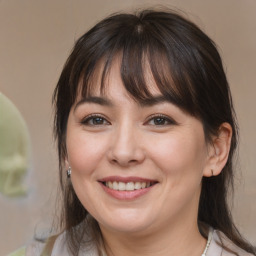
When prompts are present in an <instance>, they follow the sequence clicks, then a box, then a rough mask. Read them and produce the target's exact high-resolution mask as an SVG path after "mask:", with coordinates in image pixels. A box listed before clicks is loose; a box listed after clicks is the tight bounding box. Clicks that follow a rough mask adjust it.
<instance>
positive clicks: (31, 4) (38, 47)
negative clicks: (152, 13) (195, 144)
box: [0, 0, 256, 255]
mask: <svg viewBox="0 0 256 256" xmlns="http://www.w3.org/2000/svg"><path fill="white" fill-rule="evenodd" d="M159 3H161V4H163V5H167V6H169V7H172V6H176V7H178V8H180V9H182V10H184V11H186V12H188V13H189V17H190V18H191V19H192V20H194V21H195V22H196V23H197V24H199V25H200V26H201V28H203V30H204V31H206V32H207V33H208V34H209V35H210V36H211V37H212V38H213V39H214V40H215V41H216V42H217V44H218V45H219V47H220V48H221V53H222V56H223V58H224V63H225V66H226V68H227V74H228V78H229V81H230V85H231V89H232V92H233V96H234V102H235V107H236V110H237V114H238V119H239V122H240V127H241V142H240V156H241V160H240V169H241V171H242V173H243V174H242V175H239V180H238V186H237V188H236V191H237V193H236V197H235V204H234V210H233V213H234V216H235V220H236V222H237V224H238V226H239V227H240V228H241V231H242V232H243V233H244V234H245V235H246V237H248V239H249V240H250V241H252V242H254V243H256V228H255V227H256V218H255V216H256V199H255V198H256V186H255V182H256V171H255V166H256V157H255V150H254V148H255V146H256V132H255V131H256V118H255V117H256V114H255V111H256V100H255V99H256V86H255V81H256V78H255V73H256V72H255V71H256V69H255V59H256V33H255V31H256V15H255V13H256V1H255V0H240V1H239V0H224V1H213V0H211V1H209V0H193V1H191V0H166V1H164V0H158V1H153V0H151V1H146V0H140V1H135V0H134V1H132V0H127V1H122V0H119V1H118V0H111V1H110V0H93V1H86V0H73V1H71V0H41V1H39V0H0V33H1V36H0V91H1V92H3V93H4V94H5V95H6V96H8V97H9V98H10V99H11V100H12V101H13V102H14V103H15V104H16V106H17V107H18V108H19V110H20V111H21V113H22V114H23V116H24V118H25V120H26V122H27V124H28V128H29V130H30V134H31V140H32V158H31V170H30V173H29V175H28V177H27V180H26V182H27V185H28V187H29V194H28V196H27V197H25V198H21V199H9V200H8V199H7V198H4V197H3V196H1V195H0V255H5V254H6V253H7V252H10V251H12V250H14V249H16V248H18V247H20V246H22V245H23V244H24V243H26V242H28V241H29V240H30V239H31V238H32V236H33V234H34V231H35V227H37V230H42V229H44V228H45V227H47V224H49V220H50V219H51V217H52V216H53V212H54V211H53V209H54V194H55V188H56V184H57V161H56V159H57V158H56V153H55V148H54V143H53V140H52V135H51V129H52V110H51V94H52V91H53V88H54V86H55V84H56V81H57V79H58V76H59V74H60V71H61V68H62V66H63V63H64V61H65V59H66V57H67V56H68V53H69V51H70V49H71V47H72V45H73V43H74V40H75V39H77V38H78V36H79V35H81V34H82V33H83V32H85V30H86V29H88V28H89V27H91V26H92V25H93V24H94V23H95V22H96V21H98V20H100V19H101V18H103V17H104V16H106V15H108V14H110V13H112V12H114V11H119V10H123V9H127V8H128V9H131V8H132V9H134V8H136V7H145V6H151V5H152V4H159Z"/></svg>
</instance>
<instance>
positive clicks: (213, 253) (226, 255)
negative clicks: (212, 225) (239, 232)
mask: <svg viewBox="0 0 256 256" xmlns="http://www.w3.org/2000/svg"><path fill="white" fill-rule="evenodd" d="M207 255H208V256H217V255H218V256H234V255H238V256H253V255H252V254H250V253H248V252H246V251H245V250H243V249H241V248H240V247H238V246H237V245H235V244H234V243H233V242H232V241H231V240H230V239H229V238H227V236H226V235H225V234H224V233H222V232H221V231H218V230H214V231H213V235H212V241H211V244H210V246H209V250H208V254H207Z"/></svg>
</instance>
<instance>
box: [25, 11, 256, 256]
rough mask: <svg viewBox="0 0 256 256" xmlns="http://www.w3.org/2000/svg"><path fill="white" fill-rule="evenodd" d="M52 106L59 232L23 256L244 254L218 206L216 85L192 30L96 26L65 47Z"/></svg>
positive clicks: (232, 133)
mask: <svg viewBox="0 0 256 256" xmlns="http://www.w3.org/2000/svg"><path fill="white" fill-rule="evenodd" d="M53 100H54V104H55V109H56V115H55V136H56V139H57V142H58V152H59V167H60V183H61V188H62V193H63V207H62V210H63V211H62V215H61V218H60V226H61V230H62V232H61V233H59V234H58V235H56V236H52V237H51V238H49V239H48V240H47V242H46V244H44V243H42V244H40V243H36V244H35V245H33V246H30V247H28V248H27V252H26V255H108V256H110V255H122V256H126V255H145V256H147V255H190V256H198V255H207V256H213V255H214V256H215V255H217V256H218V255H256V254H255V248H254V247H253V246H251V245H250V244H248V243H247V242H246V241H245V240H244V239H243V238H242V237H241V235H240V234H239V232H238V230H237V229H236V227H235V225H234V223H233V221H232V216H231V213H230V211H229V208H228V204H227V194H228V192H230V189H231V190H232V186H233V156H234V152H235V149H236V144H237V126H236V121H235V114H234V110H233V106H232V99H231V95H230V91H229V86H228V82H227V79H226V76H225V73H224V71H223V66H222V62H221V58H220V56H219V53H218V51H217V49H216V47H215V45H214V43H213V42H212V40H211V39H210V38H209V37H208V36H207V35H205V34H204V33H203V32H202V31H201V30H200V29H199V28H198V27H197V26H196V25H195V24H193V23H191V22H190V21H188V20H186V19H184V18H183V17H181V16H180V15H178V14H176V13H174V12H171V11H168V12H161V11H154V10H146V11H142V12H139V13H137V14H134V15H133V14H115V15H113V16H110V17H108V18H106V19H104V20H103V21H101V22H99V23H98V24H97V25H96V26H94V27H93V28H92V29H91V30H89V31H88V32H87V33H86V34H85V35H83V36H82V37H81V38H80V39H79V40H78V41H77V42H76V44H75V46H74V49H73V51H72V53H71V55H70V57H69V58H68V60H67V62H66V64H65V67H64V69H63V71H62V74H61V76H60V79H59V82H58V84H57V87H56V89H55V93H54V97H53ZM65 170H67V172H66V171H65Z"/></svg>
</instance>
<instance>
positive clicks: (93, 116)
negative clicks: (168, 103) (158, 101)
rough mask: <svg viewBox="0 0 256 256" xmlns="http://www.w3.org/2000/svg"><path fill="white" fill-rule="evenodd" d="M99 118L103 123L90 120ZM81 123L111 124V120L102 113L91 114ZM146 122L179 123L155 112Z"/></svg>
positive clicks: (154, 124) (161, 124) (92, 124)
mask: <svg viewBox="0 0 256 256" xmlns="http://www.w3.org/2000/svg"><path fill="white" fill-rule="evenodd" d="M97 118H98V119H100V120H98V121H101V123H98V124H97V123H90V122H94V121H96V119H97ZM157 119H158V121H160V123H158V124H156V121H157ZM151 121H153V122H154V123H153V124H150V122H151ZM163 122H164V123H163ZM81 124H82V125H88V126H100V125H110V122H109V121H107V119H106V118H105V117H104V116H102V115H100V114H91V115H89V116H87V117H86V118H84V119H83V120H82V121H81ZM144 124H149V125H152V126H160V127H162V126H166V125H175V124H177V123H176V122H175V121H174V120H173V119H171V118H170V117H167V116H165V115H163V114H154V115H151V116H150V117H149V118H148V119H147V121H146V122H145V123H144Z"/></svg>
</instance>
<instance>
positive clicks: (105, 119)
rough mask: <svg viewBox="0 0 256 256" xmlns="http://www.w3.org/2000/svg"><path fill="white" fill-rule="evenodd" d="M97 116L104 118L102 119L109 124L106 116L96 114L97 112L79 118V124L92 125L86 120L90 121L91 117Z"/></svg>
mask: <svg viewBox="0 0 256 256" xmlns="http://www.w3.org/2000/svg"><path fill="white" fill-rule="evenodd" d="M97 117H100V118H102V119H104V121H106V122H107V124H108V125H109V124H110V122H109V121H108V120H107V118H106V117H105V116H104V115H102V114H98V113H95V114H89V115H87V116H86V117H84V118H83V119H82V120H81V124H83V125H88V126H89V125H90V126H94V125H93V124H88V121H90V120H91V119H93V118H97ZM102 125H104V124H102ZM95 126H100V125H95Z"/></svg>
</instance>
